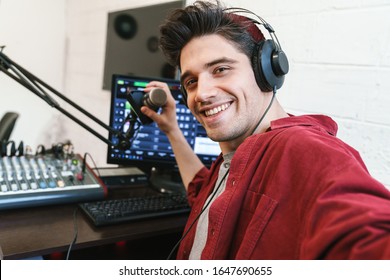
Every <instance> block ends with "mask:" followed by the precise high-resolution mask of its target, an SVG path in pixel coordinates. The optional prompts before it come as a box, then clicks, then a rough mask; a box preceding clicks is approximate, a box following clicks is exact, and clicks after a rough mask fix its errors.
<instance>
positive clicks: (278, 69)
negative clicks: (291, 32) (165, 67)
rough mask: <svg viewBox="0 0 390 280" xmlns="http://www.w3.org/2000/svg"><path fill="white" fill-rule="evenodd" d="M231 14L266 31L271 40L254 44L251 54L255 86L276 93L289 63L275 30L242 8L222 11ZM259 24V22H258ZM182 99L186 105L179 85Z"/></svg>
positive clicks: (185, 98)
mask: <svg viewBox="0 0 390 280" xmlns="http://www.w3.org/2000/svg"><path fill="white" fill-rule="evenodd" d="M224 11H225V12H227V13H232V14H240V13H241V14H249V15H251V16H252V17H255V18H256V19H253V18H248V17H246V18H247V19H248V20H249V21H252V22H253V23H254V24H256V25H262V26H264V28H265V29H267V31H268V33H269V34H270V37H271V39H267V40H262V41H260V42H258V43H257V44H256V47H255V49H254V50H253V54H252V66H253V72H254V73H255V78H256V82H257V85H258V86H259V88H260V89H261V90H262V91H264V92H269V91H274V92H275V91H276V90H277V89H279V88H281V87H282V85H283V83H284V77H285V75H286V74H287V73H288V70H289V63H288V59H287V56H286V54H285V53H284V51H283V50H282V47H281V46H280V43H279V40H278V37H277V36H276V34H275V30H274V29H273V28H272V26H271V25H270V24H269V23H267V22H266V21H265V20H264V19H263V18H262V17H260V16H258V15H256V14H255V13H253V12H251V11H249V10H247V9H244V8H226V9H225V10H224ZM258 20H259V21H260V22H259V21H258ZM181 89H182V92H183V99H184V101H185V104H187V92H186V91H185V88H184V86H183V85H181Z"/></svg>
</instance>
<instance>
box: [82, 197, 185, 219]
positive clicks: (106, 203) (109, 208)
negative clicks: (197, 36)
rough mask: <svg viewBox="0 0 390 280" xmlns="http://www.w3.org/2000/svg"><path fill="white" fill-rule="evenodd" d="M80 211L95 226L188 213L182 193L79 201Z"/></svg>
mask: <svg viewBox="0 0 390 280" xmlns="http://www.w3.org/2000/svg"><path fill="white" fill-rule="evenodd" d="M79 206H80V208H81V209H82V211H83V212H84V213H85V214H86V215H87V217H88V218H89V219H90V220H91V221H92V222H93V224H94V225H96V226H104V225H112V224H118V223H124V222H130V221H134V220H140V219H147V218H157V217H162V216H169V215H174V214H182V213H188V212H189V211H190V207H189V205H188V202H187V197H186V196H185V195H184V194H178V193H176V194H162V195H151V196H145V197H131V198H125V199H122V198H121V199H112V200H101V201H93V202H84V203H79Z"/></svg>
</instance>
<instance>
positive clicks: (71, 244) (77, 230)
mask: <svg viewBox="0 0 390 280" xmlns="http://www.w3.org/2000/svg"><path fill="white" fill-rule="evenodd" d="M77 213H78V207H76V208H75V209H74V211H73V232H74V234H73V240H72V242H71V243H70V245H69V248H68V252H67V254H66V260H69V256H70V251H71V250H72V247H73V245H74V244H76V241H77V236H78V234H79V228H78V225H77Z"/></svg>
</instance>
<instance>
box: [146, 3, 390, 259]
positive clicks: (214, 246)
mask: <svg viewBox="0 0 390 280" xmlns="http://www.w3.org/2000/svg"><path fill="white" fill-rule="evenodd" d="M233 12H234V11H233ZM264 40H265V39H264V36H263V34H262V33H261V31H260V30H259V29H258V26H257V25H255V24H254V23H253V22H252V21H251V20H249V19H248V18H246V17H243V16H242V15H241V16H238V15H236V14H235V13H232V10H229V9H227V10H225V9H224V8H223V7H221V5H220V4H219V3H216V4H212V3H209V2H195V3H194V4H193V5H191V6H188V7H186V8H184V9H180V10H178V11H176V12H174V13H173V14H172V15H171V16H170V17H169V18H168V19H167V21H166V22H165V24H164V25H163V26H162V27H161V45H162V49H163V51H164V53H165V54H166V56H167V58H168V59H169V61H170V62H171V63H172V64H173V65H175V66H178V67H179V68H180V70H181V81H182V86H183V89H184V91H185V93H186V94H185V95H186V97H187V105H188V107H189V109H190V110H191V111H192V113H193V114H194V116H195V117H196V118H197V120H198V121H199V122H200V123H201V124H202V125H203V126H204V127H205V129H206V131H207V134H208V136H209V137H210V138H211V139H212V140H214V141H217V142H219V144H220V147H221V151H222V153H221V155H220V156H219V158H218V159H217V160H216V161H215V162H214V164H213V165H212V166H211V168H210V169H207V168H206V167H204V166H203V165H202V163H201V162H200V161H199V159H198V158H197V157H196V155H195V154H194V153H193V152H192V150H191V148H190V146H189V145H188V144H187V142H186V140H185V138H184V136H183V135H182V133H181V131H180V129H179V127H178V125H177V122H176V113H175V103H174V100H173V98H172V96H170V95H169V99H168V103H167V105H166V106H164V107H163V111H162V113H161V114H156V113H155V112H153V111H151V110H150V109H148V108H147V107H143V108H142V111H143V113H144V114H146V115H147V116H149V117H150V118H152V119H153V120H154V121H155V122H156V123H157V124H158V125H159V127H160V129H161V130H163V131H164V132H165V133H166V135H167V136H168V138H169V140H170V142H171V145H172V148H173V150H174V152H175V156H176V160H177V163H178V166H179V169H180V173H181V176H182V179H183V182H184V184H185V186H186V187H187V190H188V197H189V201H190V204H191V205H192V211H191V214H190V216H189V220H188V224H187V226H186V228H185V231H184V238H183V240H182V241H181V244H180V247H179V250H178V255H177V258H178V259H189V258H190V259H381V258H385V259H390V193H389V191H388V190H387V189H386V188H385V187H384V186H383V185H382V184H380V183H379V182H377V181H376V180H374V179H373V178H372V177H371V176H370V175H369V173H368V171H367V169H366V167H365V165H364V163H363V161H362V159H361V158H360V156H359V154H358V153H357V152H356V151H355V150H354V149H352V148H351V147H349V146H348V145H346V144H345V143H343V142H342V141H340V140H339V139H338V138H336V132H337V125H336V123H335V122H334V121H333V120H332V119H330V118H329V117H326V116H322V115H306V116H292V115H289V114H287V113H286V112H285V111H284V110H283V108H282V107H281V105H280V104H279V102H278V101H277V99H276V98H274V97H275V94H274V93H275V92H276V89H277V88H278V87H280V86H281V83H282V82H280V81H276V83H275V84H272V83H273V81H271V82H269V81H264V79H263V77H259V75H261V74H262V73H258V72H259V70H258V68H259V69H260V71H262V67H258V65H257V64H262V63H263V62H262V61H259V59H261V58H259V57H256V55H257V53H258V52H259V49H258V48H259V46H260V52H261V51H262V50H261V46H263V43H264V42H265V41H264ZM275 43H276V42H275ZM276 50H278V51H281V50H280V49H276ZM259 56H260V57H261V55H259ZM281 59H282V61H279V62H280V64H281V66H280V67H279V68H284V69H281V70H284V73H283V71H282V74H279V76H283V75H284V74H285V72H286V71H285V70H286V64H285V61H283V57H281ZM279 62H277V63H279ZM287 66H288V65H287ZM276 68H278V67H276ZM271 70H272V71H274V70H275V69H271ZM278 70H280V69H276V70H275V71H278ZM287 70H288V68H287ZM267 71H269V69H268V70H267ZM279 72H280V71H279ZM276 76H277V75H276ZM267 83H268V84H267ZM153 87H162V88H164V89H165V90H166V91H167V92H169V89H168V87H167V86H166V85H165V84H163V83H160V82H152V83H150V84H149V86H148V90H150V89H151V88H153Z"/></svg>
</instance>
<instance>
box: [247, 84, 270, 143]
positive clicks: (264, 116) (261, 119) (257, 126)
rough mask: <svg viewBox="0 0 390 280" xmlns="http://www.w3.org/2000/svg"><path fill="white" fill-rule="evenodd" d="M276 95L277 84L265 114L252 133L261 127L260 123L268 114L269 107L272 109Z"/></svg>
mask: <svg viewBox="0 0 390 280" xmlns="http://www.w3.org/2000/svg"><path fill="white" fill-rule="evenodd" d="M275 96H276V86H274V88H273V93H272V98H271V101H270V102H269V104H268V107H267V109H265V111H264V114H263V115H262V116H261V118H260V120H259V121H258V123H257V125H256V126H255V128H254V129H253V130H252V133H251V134H250V135H252V134H253V133H255V131H256V129H257V128H258V127H259V125H260V124H261V122H262V121H263V119H264V118H265V116H266V115H267V113H268V111H269V109H271V106H272V103H274V99H275Z"/></svg>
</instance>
